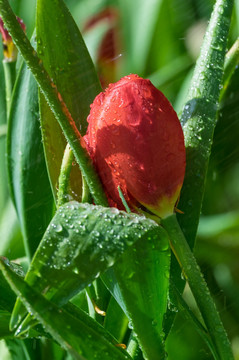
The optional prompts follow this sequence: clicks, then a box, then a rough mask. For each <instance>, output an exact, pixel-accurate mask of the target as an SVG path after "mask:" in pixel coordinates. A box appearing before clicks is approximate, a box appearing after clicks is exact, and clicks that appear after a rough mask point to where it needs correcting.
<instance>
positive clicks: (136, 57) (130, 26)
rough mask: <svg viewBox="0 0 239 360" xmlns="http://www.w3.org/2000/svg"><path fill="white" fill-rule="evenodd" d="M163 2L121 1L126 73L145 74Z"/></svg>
mask: <svg viewBox="0 0 239 360" xmlns="http://www.w3.org/2000/svg"><path fill="white" fill-rule="evenodd" d="M162 2H163V0H148V1H144V0H139V1H137V6H136V4H135V2H134V1H128V0H120V1H119V6H120V10H121V16H122V21H123V31H124V34H123V35H124V40H125V44H126V52H127V56H128V64H127V68H126V69H125V71H126V73H129V72H132V71H133V72H136V73H139V74H141V73H143V71H144V68H145V65H146V60H147V57H148V53H149V50H150V45H151V42H152V36H153V34H154V31H155V26H156V22H157V19H158V14H159V11H160V7H161V4H162Z"/></svg>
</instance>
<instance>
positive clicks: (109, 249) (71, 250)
mask: <svg viewBox="0 0 239 360" xmlns="http://www.w3.org/2000/svg"><path fill="white" fill-rule="evenodd" d="M63 214H64V217H63ZM108 220H110V222H109V221H108ZM129 223H130V224H131V225H130V226H127V224H129ZM72 225H73V226H72ZM112 230H113V232H112ZM159 231H160V227H159V226H158V225H157V224H156V223H155V222H154V221H152V220H149V219H146V218H145V217H144V216H139V215H136V214H132V213H131V214H127V213H125V212H123V211H119V210H117V209H113V208H104V207H101V206H94V205H90V204H80V203H77V202H71V203H66V204H65V205H63V206H62V207H61V208H59V210H58V211H57V212H56V215H55V216H54V218H53V219H52V222H51V224H50V225H49V227H48V229H47V231H46V233H45V235H44V237H43V239H42V241H41V243H40V245H39V247H38V250H37V252H36V254H35V257H34V259H33V261H32V263H31V264H30V268H29V271H28V273H27V275H26V281H27V282H28V284H30V285H31V286H33V287H34V286H36V288H37V291H38V292H41V293H43V294H44V296H45V297H47V298H48V299H51V300H52V301H53V302H54V303H56V304H57V305H59V306H62V305H63V304H65V303H67V301H68V300H69V299H70V298H72V297H73V296H74V295H75V294H76V293H77V292H79V291H80V290H82V289H84V288H85V287H86V286H87V285H88V284H89V283H91V282H92V281H93V280H94V279H95V278H96V277H97V276H99V273H102V272H103V271H105V270H106V269H107V268H108V267H110V266H112V265H113V264H114V263H115V261H116V260H117V259H118V258H119V257H120V255H122V254H123V253H124V251H125V250H126V249H127V248H128V246H130V245H132V244H133V243H134V242H135V241H136V240H137V239H139V238H140V237H141V239H142V240H141V241H143V240H145V241H146V239H147V237H148V236H151V237H153V236H154V235H155V234H157V233H158V232H159ZM146 242H147V241H146ZM25 315H26V310H25V308H24V307H23V306H22V305H21V303H20V302H19V301H18V302H17V304H16V306H15V310H14V312H13V317H12V322H11V326H12V327H15V326H16V325H17V324H19V322H20V321H21V320H22V319H23V318H24V317H25ZM28 322H29V318H28V320H25V325H24V326H23V325H21V329H22V331H23V330H24V329H25V326H26V325H28Z"/></svg>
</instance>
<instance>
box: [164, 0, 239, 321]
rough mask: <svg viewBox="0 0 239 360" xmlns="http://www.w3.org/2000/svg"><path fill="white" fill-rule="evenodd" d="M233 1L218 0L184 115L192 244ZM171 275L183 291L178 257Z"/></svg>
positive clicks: (184, 222) (185, 198) (185, 221)
mask: <svg viewBox="0 0 239 360" xmlns="http://www.w3.org/2000/svg"><path fill="white" fill-rule="evenodd" d="M232 5H233V1H232V0H217V2H216V4H215V7H214V10H213V12H212V15H211V19H210V22H209V25H208V29H207V32H206V34H205V37H204V41H203V45H202V48H201V53H200V56H199V58H198V60H197V63H196V67H195V70H194V73H193V76H192V79H191V83H190V87H189V91H188V95H187V98H186V101H185V104H184V108H183V112H182V115H181V123H182V126H183V131H184V138H185V146H186V164H187V165H186V173H185V179H184V184H183V188H182V191H181V195H180V202H179V204H178V206H177V207H178V209H180V210H181V211H183V214H179V215H178V222H179V224H180V227H181V228H182V231H183V233H184V235H185V237H186V239H187V241H188V243H189V246H190V247H191V248H193V246H194V242H195V236H196V232H197V227H198V222H199V216H200V211H201V206H202V199H203V194H204V187H205V181H206V174H207V168H208V162H209V157H210V153H211V145H212V141H213V134H214V128H215V126H216V122H217V110H218V101H219V95H220V85H221V84H222V79H223V68H224V60H225V53H226V47H227V38H228V32H229V26H230V20H231V13H232ZM171 277H172V282H173V283H174V284H175V285H176V286H177V288H178V289H179V290H180V292H182V290H183V287H184V285H185V281H183V280H182V278H181V269H180V267H179V265H178V263H177V261H176V259H175V258H174V257H173V258H172V266H171ZM169 318H170V316H168V319H169ZM169 322H170V320H169ZM167 327H168V326H167ZM169 327H170V326H169Z"/></svg>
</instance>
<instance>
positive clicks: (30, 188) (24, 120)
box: [8, 64, 53, 257]
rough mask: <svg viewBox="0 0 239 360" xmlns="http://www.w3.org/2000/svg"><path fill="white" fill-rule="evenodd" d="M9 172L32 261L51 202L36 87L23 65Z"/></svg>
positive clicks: (11, 132)
mask: <svg viewBox="0 0 239 360" xmlns="http://www.w3.org/2000/svg"><path fill="white" fill-rule="evenodd" d="M8 170H9V178H10V187H11V192H12V195H13V199H14V203H15V207H16V210H17V214H18V217H19V220H20V225H21V230H22V233H23V237H24V243H25V250H26V253H27V255H28V256H29V257H32V256H33V254H34V252H35V250H36V248H37V246H38V244H39V242H40V240H41V238H42V236H43V234H44V232H45V230H46V227H47V226H48V224H49V222H50V220H51V217H52V210H53V199H52V194H51V188H50V183H49V179H48V174H47V170H46V165H45V157H44V152H43V146H42V141H41V131H40V123H39V106H38V87H37V83H36V81H35V79H34V78H33V76H32V74H31V72H30V70H29V69H27V66H26V64H22V67H21V69H20V71H19V76H18V79H17V82H16V85H15V88H14V93H13V98H12V103H11V110H10V116H9V126H8Z"/></svg>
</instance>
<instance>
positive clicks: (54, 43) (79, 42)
mask: <svg viewBox="0 0 239 360" xmlns="http://www.w3.org/2000/svg"><path fill="white" fill-rule="evenodd" d="M52 14H54V16H52ZM36 24H37V49H38V54H39V56H40V58H41V60H42V61H43V65H44V67H45V69H46V70H47V72H48V74H49V76H50V78H51V79H52V81H53V82H54V84H55V85H56V86H57V91H58V93H59V94H60V96H61V97H62V98H63V99H64V102H65V104H66V105H67V108H68V109H69V111H70V113H71V116H72V117H73V119H74V121H75V123H76V126H77V128H78V130H79V131H80V133H81V134H82V135H84V134H85V133H86V128H87V121H86V118H87V115H88V114H89V111H90V104H91V103H92V102H93V100H94V98H95V96H96V95H97V94H98V93H99V92H100V91H101V87H100V84H99V80H98V77H97V74H96V72H95V68H94V65H93V63H92V60H91V57H90V55H89V53H88V50H87V48H86V46H85V43H84V41H83V39H82V36H81V34H80V32H79V29H78V28H77V25H76V23H75V22H74V20H73V18H72V16H71V14H70V13H69V11H68V9H67V8H66V6H65V4H64V2H63V1H62V0H55V1H48V0H38V1H37V18H36ZM40 109H41V111H40V112H41V126H42V133H43V141H44V148H45V153H46V159H47V164H48V171H49V174H50V178H51V183H52V188H53V192H54V193H55V192H56V189H57V180H58V177H59V173H60V166H61V161H62V157H63V153H64V150H65V147H66V140H65V137H64V135H63V133H62V130H61V127H60V125H59V124H58V122H57V120H56V119H55V116H54V115H53V113H52V111H51V109H50V107H49V105H48V104H47V102H46V100H45V99H44V97H43V95H42V94H40ZM72 170H73V171H72V174H71V179H70V187H71V191H70V196H71V197H72V198H74V199H76V200H81V188H82V184H81V173H80V170H79V167H78V166H73V169H72Z"/></svg>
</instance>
